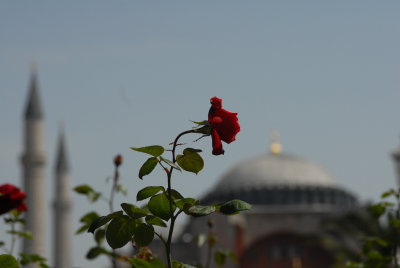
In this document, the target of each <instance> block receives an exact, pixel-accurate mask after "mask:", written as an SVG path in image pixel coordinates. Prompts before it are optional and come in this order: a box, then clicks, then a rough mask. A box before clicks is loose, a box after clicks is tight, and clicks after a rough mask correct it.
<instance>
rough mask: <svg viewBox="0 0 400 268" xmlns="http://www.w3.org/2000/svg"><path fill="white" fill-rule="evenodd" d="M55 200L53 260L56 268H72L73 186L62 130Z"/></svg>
mask: <svg viewBox="0 0 400 268" xmlns="http://www.w3.org/2000/svg"><path fill="white" fill-rule="evenodd" d="M54 177H55V189H54V193H55V199H54V203H53V204H54V207H53V208H54V222H53V223H54V234H53V251H54V252H53V258H54V267H56V268H70V267H72V266H71V237H72V232H71V198H70V192H71V186H70V177H69V163H68V158H67V152H66V147H65V137H64V130H63V129H61V131H60V136H59V140H58V149H57V152H56V163H55V165H54Z"/></svg>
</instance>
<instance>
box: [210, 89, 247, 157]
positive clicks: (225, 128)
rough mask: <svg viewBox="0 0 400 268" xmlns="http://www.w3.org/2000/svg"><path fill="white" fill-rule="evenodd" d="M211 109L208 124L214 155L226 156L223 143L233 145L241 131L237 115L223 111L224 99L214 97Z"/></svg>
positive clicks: (211, 100)
mask: <svg viewBox="0 0 400 268" xmlns="http://www.w3.org/2000/svg"><path fill="white" fill-rule="evenodd" d="M210 102H211V108H210V111H209V112H208V123H209V124H210V127H211V139H212V146H213V151H212V153H213V155H220V154H224V149H223V148H222V142H221V140H222V141H224V142H226V143H231V142H232V141H234V140H235V137H236V134H237V133H238V132H239V131H240V125H239V122H238V118H237V113H231V112H229V111H227V110H225V109H222V99H219V98H217V97H213V98H211V99H210Z"/></svg>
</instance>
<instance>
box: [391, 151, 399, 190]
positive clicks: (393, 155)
mask: <svg viewBox="0 0 400 268" xmlns="http://www.w3.org/2000/svg"><path fill="white" fill-rule="evenodd" d="M392 158H393V161H394V164H395V169H396V170H395V171H396V181H397V187H398V188H399V187H400V148H399V149H397V150H396V151H395V152H393V153H392Z"/></svg>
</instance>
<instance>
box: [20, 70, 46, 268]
mask: <svg viewBox="0 0 400 268" xmlns="http://www.w3.org/2000/svg"><path fill="white" fill-rule="evenodd" d="M36 76H37V75H36V69H35V66H33V68H32V74H31V81H30V85H29V96H28V100H27V104H26V110H25V114H24V137H23V139H24V152H23V155H22V158H21V162H22V169H23V175H22V176H23V178H22V179H23V185H24V186H23V187H24V188H23V189H24V191H25V192H26V204H27V206H28V211H27V212H26V213H25V230H26V231H29V232H31V234H32V236H33V239H25V240H24V242H23V243H24V244H23V252H24V253H28V254H39V255H41V256H45V230H46V227H45V223H46V218H45V214H46V213H45V211H46V209H47V205H46V202H45V201H46V193H47V191H46V181H45V163H46V157H45V155H44V150H43V148H44V146H43V140H44V137H43V110H42V106H41V103H40V97H39V88H38V86H37V78H36ZM28 267H37V266H36V265H29V266H28Z"/></svg>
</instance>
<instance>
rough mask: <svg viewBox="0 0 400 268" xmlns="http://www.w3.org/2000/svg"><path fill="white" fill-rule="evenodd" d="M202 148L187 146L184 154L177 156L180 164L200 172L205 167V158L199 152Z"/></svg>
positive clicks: (184, 167) (186, 168) (196, 172)
mask: <svg viewBox="0 0 400 268" xmlns="http://www.w3.org/2000/svg"><path fill="white" fill-rule="evenodd" d="M199 151H201V150H198V149H193V148H186V149H185V150H183V155H177V156H176V162H177V163H178V165H179V166H180V167H181V168H183V169H184V170H186V171H189V172H193V173H195V174H198V173H199V172H200V171H201V170H202V169H203V167H204V161H203V158H201V156H200V155H199V154H198V152H199Z"/></svg>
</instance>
